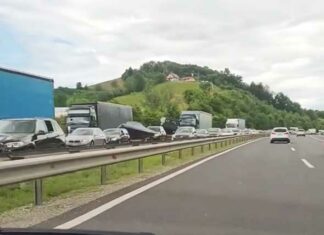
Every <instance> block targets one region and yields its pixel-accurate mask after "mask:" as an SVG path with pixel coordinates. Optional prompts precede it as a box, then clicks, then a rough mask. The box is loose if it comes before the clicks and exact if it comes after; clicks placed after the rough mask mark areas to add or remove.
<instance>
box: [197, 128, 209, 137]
mask: <svg viewBox="0 0 324 235" xmlns="http://www.w3.org/2000/svg"><path fill="white" fill-rule="evenodd" d="M196 136H197V137H199V138H207V137H209V133H208V131H207V130H206V129H198V130H197V131H196Z"/></svg>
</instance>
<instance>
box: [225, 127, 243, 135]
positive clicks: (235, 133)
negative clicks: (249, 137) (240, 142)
mask: <svg viewBox="0 0 324 235" xmlns="http://www.w3.org/2000/svg"><path fill="white" fill-rule="evenodd" d="M227 129H231V130H232V131H233V133H234V135H241V130H240V129H238V128H227Z"/></svg>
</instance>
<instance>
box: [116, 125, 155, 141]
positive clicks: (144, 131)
mask: <svg viewBox="0 0 324 235" xmlns="http://www.w3.org/2000/svg"><path fill="white" fill-rule="evenodd" d="M119 128H125V129H126V130H127V131H128V133H129V136H130V138H131V139H142V140H147V139H150V138H153V137H154V135H155V134H156V132H155V131H152V130H150V129H148V128H147V127H145V126H144V125H143V124H142V123H140V122H126V123H123V124H121V125H119Z"/></svg>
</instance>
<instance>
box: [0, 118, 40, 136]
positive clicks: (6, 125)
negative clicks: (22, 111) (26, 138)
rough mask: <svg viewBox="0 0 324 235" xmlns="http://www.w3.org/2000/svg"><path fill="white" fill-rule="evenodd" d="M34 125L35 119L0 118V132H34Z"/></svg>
mask: <svg viewBox="0 0 324 235" xmlns="http://www.w3.org/2000/svg"><path fill="white" fill-rule="evenodd" d="M35 127H36V121H35V120H0V133H5V134H16V133H17V134H20V133H23V134H25V133H26V134H29V133H34V132H35Z"/></svg>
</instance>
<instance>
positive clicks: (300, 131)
mask: <svg viewBox="0 0 324 235" xmlns="http://www.w3.org/2000/svg"><path fill="white" fill-rule="evenodd" d="M296 136H304V137H306V131H305V130H304V129H298V131H296Z"/></svg>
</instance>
